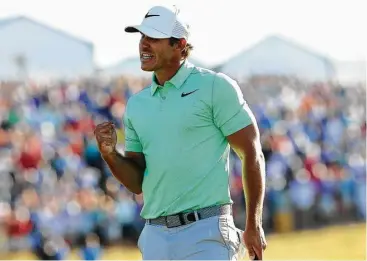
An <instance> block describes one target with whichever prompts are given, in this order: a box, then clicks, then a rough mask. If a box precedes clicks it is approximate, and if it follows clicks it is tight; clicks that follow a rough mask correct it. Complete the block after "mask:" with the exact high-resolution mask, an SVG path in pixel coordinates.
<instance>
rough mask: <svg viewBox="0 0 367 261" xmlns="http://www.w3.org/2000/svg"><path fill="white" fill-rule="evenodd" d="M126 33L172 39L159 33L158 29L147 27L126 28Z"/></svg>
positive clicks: (134, 26)
mask: <svg viewBox="0 0 367 261" xmlns="http://www.w3.org/2000/svg"><path fill="white" fill-rule="evenodd" d="M125 32H127V33H142V34H145V35H146V36H149V37H150V38H155V39H166V38H170V37H171V36H169V35H167V34H164V33H162V32H159V31H157V30H156V29H154V28H151V27H148V26H145V25H133V26H127V27H126V28H125Z"/></svg>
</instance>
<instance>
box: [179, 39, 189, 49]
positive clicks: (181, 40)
mask: <svg viewBox="0 0 367 261" xmlns="http://www.w3.org/2000/svg"><path fill="white" fill-rule="evenodd" d="M186 45H187V41H186V39H183V38H182V39H180V40H179V42H178V45H177V47H178V48H179V49H180V50H183V49H185V47H186Z"/></svg>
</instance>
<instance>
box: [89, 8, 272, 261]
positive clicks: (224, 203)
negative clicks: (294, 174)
mask: <svg viewBox="0 0 367 261" xmlns="http://www.w3.org/2000/svg"><path fill="white" fill-rule="evenodd" d="M125 31H126V32H128V33H140V34H141V39H140V44H139V51H140V61H141V69H142V70H144V71H150V72H153V78H152V84H151V85H150V86H149V88H145V89H143V90H142V91H140V92H139V93H137V94H135V95H134V96H132V97H131V98H130V99H129V100H128V103H127V106H126V110H125V114H124V126H125V137H126V140H125V153H124V155H121V154H120V153H118V152H117V151H116V148H115V146H116V142H117V137H116V132H115V127H114V125H113V124H112V123H110V122H106V123H102V124H100V125H98V126H97V127H96V129H95V136H96V139H97V141H98V145H99V150H100V152H101V155H102V157H103V159H104V160H105V161H106V163H107V164H108V166H109V168H110V169H111V171H112V173H113V175H114V176H115V177H116V179H118V180H119V181H120V182H121V183H122V184H123V185H124V186H125V187H126V188H127V189H129V190H130V191H131V192H133V193H135V194H140V193H143V197H144V207H143V209H142V211H141V216H142V217H143V218H144V219H145V220H146V225H145V227H144V229H143V231H142V232H141V235H140V237H139V240H138V247H139V249H140V251H141V253H142V256H143V259H144V260H149V259H155V260H208V259H215V260H236V259H237V256H238V250H239V247H240V244H241V237H242V239H243V241H244V242H245V246H246V249H247V251H248V253H249V256H250V258H252V259H254V258H255V256H256V257H257V258H258V259H262V255H263V250H264V249H265V247H266V241H265V237H264V232H263V229H262V210H263V198H264V190H265V163H264V156H263V154H262V149H261V144H260V139H259V131H258V127H257V123H256V120H255V119H254V116H253V114H252V112H251V111H250V109H249V107H248V106H247V104H246V102H245V100H244V98H243V96H242V93H241V90H240V88H239V86H238V85H237V83H236V82H235V81H234V80H232V79H231V78H229V77H228V76H226V75H224V74H222V73H216V72H213V71H210V70H207V69H202V68H198V67H195V66H194V65H193V64H190V63H189V62H188V61H187V58H188V56H189V54H190V51H191V50H192V48H193V47H192V45H191V44H190V43H189V42H188V36H189V29H188V26H187V25H186V24H184V23H183V22H182V21H181V20H180V18H179V15H178V12H177V11H176V10H171V9H169V8H166V7H162V6H156V7H153V8H151V9H150V10H149V11H148V12H147V13H146V15H145V17H144V18H143V22H142V23H141V24H140V25H136V26H128V27H126V28H125ZM230 148H232V149H234V151H235V152H236V153H237V154H238V156H239V158H240V159H241V160H242V165H243V188H244V193H245V198H246V220H243V222H244V224H245V231H244V232H240V230H238V229H237V228H236V227H235V224H234V221H233V216H232V208H231V205H232V200H231V196H230V187H229V164H228V161H229V153H230Z"/></svg>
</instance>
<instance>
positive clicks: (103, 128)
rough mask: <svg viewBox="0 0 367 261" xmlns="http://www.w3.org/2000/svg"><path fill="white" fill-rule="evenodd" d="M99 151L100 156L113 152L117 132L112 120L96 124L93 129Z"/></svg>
mask: <svg viewBox="0 0 367 261" xmlns="http://www.w3.org/2000/svg"><path fill="white" fill-rule="evenodd" d="M94 135H95V137H96V140H97V143H98V148H99V151H100V152H101V154H102V156H105V155H109V154H111V153H113V152H115V149H116V144H117V134H116V130H115V125H114V124H113V123H112V122H104V123H101V124H98V125H97V127H96V128H95V130H94Z"/></svg>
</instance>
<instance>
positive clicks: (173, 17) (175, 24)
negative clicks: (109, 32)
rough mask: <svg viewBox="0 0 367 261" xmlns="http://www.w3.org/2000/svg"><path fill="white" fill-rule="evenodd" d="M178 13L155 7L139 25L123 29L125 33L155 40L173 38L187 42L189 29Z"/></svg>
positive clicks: (173, 10)
mask: <svg viewBox="0 0 367 261" xmlns="http://www.w3.org/2000/svg"><path fill="white" fill-rule="evenodd" d="M178 13H179V10H177V9H176V10H175V9H169V8H167V7H163V6H155V7H153V8H151V9H150V10H149V11H148V13H147V14H146V15H145V17H144V19H143V22H142V23H141V24H140V25H134V26H128V27H126V28H125V32H128V33H137V32H141V33H142V34H145V35H146V36H149V37H151V38H156V39H165V38H171V37H174V38H177V39H182V38H184V39H186V40H187V38H188V36H189V28H188V26H187V25H185V24H184V23H182V21H181V20H180V19H179V17H178Z"/></svg>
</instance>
